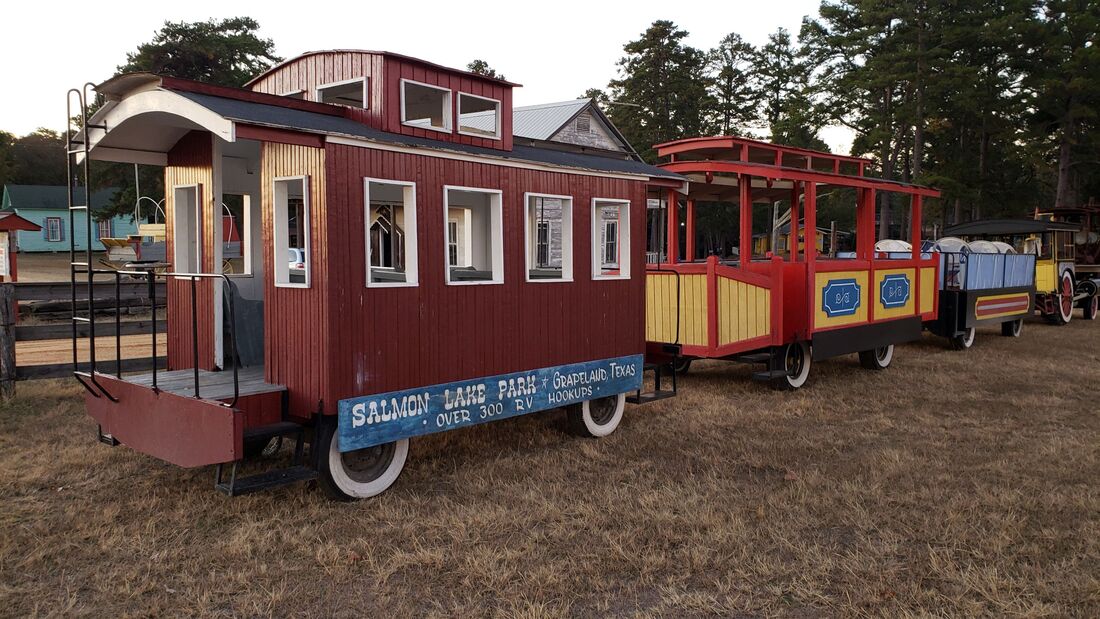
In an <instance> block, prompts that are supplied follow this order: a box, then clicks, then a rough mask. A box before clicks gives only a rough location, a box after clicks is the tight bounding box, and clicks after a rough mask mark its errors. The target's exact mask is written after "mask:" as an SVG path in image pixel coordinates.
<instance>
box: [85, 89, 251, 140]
mask: <svg viewBox="0 0 1100 619" xmlns="http://www.w3.org/2000/svg"><path fill="white" fill-rule="evenodd" d="M152 113H158V114H171V115H173V116H179V117H180V118H184V119H187V120H189V121H191V122H192V123H194V124H195V125H196V126H198V127H199V128H201V129H204V130H206V131H209V132H210V133H213V134H214V135H215V136H216V137H219V138H221V139H223V140H225V141H226V142H235V141H236V131H235V128H234V125H233V121H231V120H229V119H226V118H224V117H222V116H221V115H220V114H216V113H214V112H212V111H211V110H209V109H207V108H206V107H204V106H202V105H200V104H198V103H195V102H194V101H192V100H190V99H188V98H186V97H183V96H181V95H178V94H176V93H174V92H171V91H168V90H147V91H145V92H139V93H137V94H134V95H130V96H129V97H126V98H125V99H123V100H121V101H119V102H118V103H117V104H116V105H113V106H110V107H107V106H104V108H103V109H101V110H99V111H98V112H96V113H95V114H94V115H93V116H92V117H91V118H90V119H89V120H88V124H89V125H105V126H107V127H108V129H107V130H103V129H94V128H93V129H91V130H90V131H89V133H90V134H91V140H90V141H89V142H88V145H89V148H90V150H93V151H94V150H95V149H96V146H97V145H98V144H99V142H101V141H102V140H103V138H104V137H106V136H107V135H109V134H110V131H111V130H112V129H114V128H115V127H118V126H120V125H122V124H123V123H124V122H126V121H128V120H130V119H132V118H136V117H138V116H141V115H143V114H152ZM115 150H119V149H115Z"/></svg>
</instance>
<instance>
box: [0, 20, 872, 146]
mask: <svg viewBox="0 0 1100 619" xmlns="http://www.w3.org/2000/svg"><path fill="white" fill-rule="evenodd" d="M230 4H232V8H229V5H230ZM819 4H820V1H819V0H771V1H769V2H745V1H743V0H740V1H739V0H733V1H731V0H726V1H724V2H694V1H686V0H680V1H678V2H668V1H667V0H666V1H663V2H655V1H650V0H640V1H636V2H628V3H621V4H619V3H602V4H601V3H597V2H592V1H589V2H574V1H571V0H555V1H553V2H532V3H525V2H494V1H487V0H483V1H481V2H439V3H436V2H431V1H426V0H421V1H419V2H400V1H397V2H369V1H367V2H357V3H342V2H330V1H326V0H311V1H308V2H302V3H294V4H290V3H275V2H270V1H268V2H251V1H242V2H232V3H229V2H224V1H223V2H212V1H210V0H189V1H187V2H174V3H167V2H147V1H146V2H129V1H127V2H108V3H99V4H95V3H92V4H88V3H87V2H82V3H80V4H79V5H71V4H69V3H62V2H56V1H51V0H39V1H31V2H9V3H8V4H7V6H6V7H5V9H4V17H3V25H4V34H3V35H2V36H0V59H3V60H2V63H3V65H2V66H3V73H2V74H3V77H4V80H5V83H6V84H7V87H6V88H4V89H3V90H4V96H2V97H0V129H3V130H6V131H9V132H12V133H15V134H17V135H22V134H25V133H29V132H30V131H33V130H34V129H35V128H37V127H42V126H45V127H49V128H52V129H58V130H59V129H61V128H62V126H63V122H64V117H65V116H64V115H65V101H64V96H65V92H66V90H67V89H69V88H71V87H76V86H79V85H81V84H83V83H84V82H88V81H91V82H99V81H102V80H104V79H107V78H108V77H110V76H111V75H112V73H113V72H114V69H115V67H116V66H117V65H119V64H122V63H123V62H124V61H125V59H126V53H127V52H130V51H133V50H134V49H135V48H136V47H137V46H138V45H139V44H140V43H143V42H146V41H148V40H150V39H151V38H152V37H153V34H154V33H155V32H156V31H157V30H158V29H159V27H160V26H161V25H162V24H163V23H164V21H166V20H169V21H200V20H206V19H209V18H212V17H214V18H223V17H232V16H238V15H247V16H250V17H253V18H255V19H256V20H257V21H259V23H260V35H261V36H263V37H267V38H270V39H272V40H274V42H275V48H276V51H277V53H278V54H279V55H280V56H283V57H284V58H290V57H293V56H296V55H298V54H300V53H302V52H305V51H312V50H320V49H334V48H352V49H376V50H385V51H391V52H397V53H401V54H407V55H409V56H415V57H417V58H422V59H424V60H428V61H431V62H435V63H438V64H442V65H445V66H450V67H457V68H464V67H465V66H466V64H467V63H468V62H470V61H471V60H473V59H474V58H481V59H483V60H485V61H486V62H488V63H489V64H490V66H492V67H494V68H495V69H497V71H500V72H502V73H504V75H505V76H507V78H508V79H509V80H511V81H515V82H519V83H521V84H523V85H524V86H523V88H519V89H517V90H516V91H515V104H516V105H530V104H535V103H547V102H551V101H561V100H567V99H573V98H576V97H578V96H580V95H581V94H582V93H583V92H584V91H585V90H586V89H588V88H590V87H604V86H605V85H606V84H607V82H608V80H609V79H611V78H613V77H615V76H616V72H615V63H616V62H617V61H618V60H619V58H620V57H621V56H622V54H623V50H622V46H623V44H624V43H626V42H627V41H630V40H633V39H636V38H637V37H638V35H639V34H640V33H641V32H642V31H644V30H645V29H646V27H648V26H649V24H650V23H652V22H653V21H654V20H657V19H670V20H672V21H673V22H675V23H676V24H677V25H679V26H680V27H681V28H683V29H685V30H687V31H688V32H689V33H690V35H689V37H688V39H687V42H688V44H690V45H693V46H695V47H699V48H702V49H709V48H711V47H713V46H714V45H715V44H717V42H718V41H719V40H720V39H721V38H722V37H723V36H724V35H726V34H728V33H729V32H737V33H738V34H740V35H741V36H742V37H743V38H745V39H746V40H748V41H749V42H751V43H753V44H754V45H760V44H762V43H764V42H765V41H766V39H767V36H768V34H769V33H771V32H773V31H774V30H775V29H776V28H778V27H780V26H782V27H785V28H787V29H788V30H790V31H791V32H792V33H793V34H797V32H798V29H799V26H800V24H801V22H802V17H803V16H805V15H816V14H817V7H818V6H819ZM277 7H278V8H277ZM282 7H286V8H282ZM822 137H823V139H825V141H826V142H827V143H828V144H829V146H830V147H832V149H833V150H834V151H837V152H843V153H847V152H848V149H849V148H850V145H851V134H850V132H848V131H847V130H845V129H842V128H839V127H838V128H827V129H826V130H825V131H824V132H823V135H822Z"/></svg>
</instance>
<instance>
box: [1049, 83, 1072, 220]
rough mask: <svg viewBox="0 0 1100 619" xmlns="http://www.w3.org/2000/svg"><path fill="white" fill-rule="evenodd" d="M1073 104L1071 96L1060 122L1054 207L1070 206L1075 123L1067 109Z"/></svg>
mask: <svg viewBox="0 0 1100 619" xmlns="http://www.w3.org/2000/svg"><path fill="white" fill-rule="evenodd" d="M1072 105H1073V99H1072V98H1071V99H1070V101H1069V103H1068V104H1067V105H1066V108H1067V111H1066V120H1065V122H1064V123H1062V135H1061V138H1060V140H1059V144H1058V189H1057V191H1056V193H1055V194H1054V208H1065V207H1067V206H1072V205H1073V204H1072V201H1071V199H1072V195H1073V188H1072V187H1071V186H1070V167H1071V166H1072V165H1073V162H1072V158H1073V132H1074V131H1075V123H1074V119H1073V116H1072V112H1070V111H1069V110H1068V108H1070V107H1071V106H1072Z"/></svg>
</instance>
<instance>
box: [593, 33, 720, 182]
mask: <svg viewBox="0 0 1100 619" xmlns="http://www.w3.org/2000/svg"><path fill="white" fill-rule="evenodd" d="M687 34H688V33H687V32H686V31H684V30H681V29H679V28H678V27H677V26H676V25H675V24H673V23H672V22H671V21H664V20H661V21H656V22H653V25H652V26H650V27H649V28H648V29H647V30H646V31H645V32H644V33H642V36H641V38H639V39H638V40H636V41H631V42H629V43H627V44H626V45H625V46H624V47H623V50H624V51H625V52H626V55H625V56H624V57H623V58H622V59H621V60H619V63H618V66H619V78H618V79H615V80H612V81H611V83H610V84H609V88H610V91H611V99H612V101H611V105H610V110H609V116H610V117H611V120H612V122H614V123H615V125H616V126H617V127H618V128H619V130H620V131H622V132H623V135H624V136H626V138H627V140H628V141H629V142H630V143H631V144H632V145H633V146H634V148H635V149H637V150H638V152H639V154H640V155H642V157H643V158H645V159H646V160H647V161H654V160H655V155H656V153H655V151H654V150H653V146H654V145H655V144H659V143H661V142H667V141H669V140H675V139H679V138H681V137H683V136H693V135H701V134H702V133H703V128H704V121H705V117H706V113H707V110H709V109H710V95H709V93H708V86H709V83H710V78H709V77H708V76H707V74H706V64H707V55H706V54H705V53H704V52H702V51H700V50H698V49H695V48H694V47H690V46H687V45H684V43H683V39H684V37H686V36H687Z"/></svg>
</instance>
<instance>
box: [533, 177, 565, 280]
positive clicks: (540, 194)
mask: <svg viewBox="0 0 1100 619" xmlns="http://www.w3.org/2000/svg"><path fill="white" fill-rule="evenodd" d="M531 198H556V199H558V200H561V201H562V202H567V203H568V204H569V206H568V209H569V212H568V214H566V212H565V211H566V207H565V205H564V204H563V205H562V218H561V222H562V227H561V277H560V278H558V279H531V252H530V249H531ZM547 240H549V239H547ZM535 251H538V248H537V247H536V248H535ZM523 261H524V269H523V277H524V280H525V281H526V282H527V283H530V284H554V283H560V282H571V281H573V196H559V195H556V194H552V193H535V192H530V191H529V192H526V193H524V194H523Z"/></svg>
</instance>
